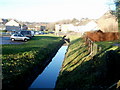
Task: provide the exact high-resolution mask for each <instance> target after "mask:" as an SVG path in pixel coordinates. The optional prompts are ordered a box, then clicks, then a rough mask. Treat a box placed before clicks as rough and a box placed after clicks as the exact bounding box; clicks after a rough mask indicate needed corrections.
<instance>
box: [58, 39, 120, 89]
mask: <svg viewBox="0 0 120 90" xmlns="http://www.w3.org/2000/svg"><path fill="white" fill-rule="evenodd" d="M114 43H116V42H99V43H97V44H98V45H99V46H101V47H102V50H101V52H98V53H97V54H96V55H95V56H94V57H91V56H90V55H89V53H88V50H87V46H86V45H85V43H84V40H83V39H76V40H74V41H72V42H71V43H70V45H69V48H68V51H67V53H66V57H65V60H64V62H63V65H62V68H61V71H60V74H59V77H58V80H57V83H56V88H64V89H68V90H69V89H70V90H71V89H73V88H74V89H78V90H79V89H82V90H89V89H102V88H103V89H104V90H105V89H106V88H107V87H109V85H111V83H114V81H112V80H109V79H110V78H107V76H109V75H108V67H107V61H106V55H107V54H106V52H107V51H110V50H114V51H116V54H115V56H116V58H117V59H116V60H119V58H120V48H119V47H117V46H113V44H114ZM117 56H118V57H117ZM118 63H120V62H118ZM117 70H119V69H117Z"/></svg>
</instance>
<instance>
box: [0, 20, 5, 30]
mask: <svg viewBox="0 0 120 90" xmlns="http://www.w3.org/2000/svg"><path fill="white" fill-rule="evenodd" d="M0 30H5V25H4V21H3V19H2V18H0Z"/></svg>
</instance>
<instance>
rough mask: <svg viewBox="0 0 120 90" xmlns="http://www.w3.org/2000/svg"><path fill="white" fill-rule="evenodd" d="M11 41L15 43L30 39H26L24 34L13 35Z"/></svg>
mask: <svg viewBox="0 0 120 90" xmlns="http://www.w3.org/2000/svg"><path fill="white" fill-rule="evenodd" d="M10 39H11V40H12V41H15V40H22V41H28V40H29V39H30V38H29V37H25V36H23V35H22V34H13V35H11V37H10Z"/></svg>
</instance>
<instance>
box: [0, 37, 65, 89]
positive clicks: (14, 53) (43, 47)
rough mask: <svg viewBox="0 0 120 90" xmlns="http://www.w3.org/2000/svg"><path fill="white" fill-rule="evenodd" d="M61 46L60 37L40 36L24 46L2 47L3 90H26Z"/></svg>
mask: <svg viewBox="0 0 120 90" xmlns="http://www.w3.org/2000/svg"><path fill="white" fill-rule="evenodd" d="M62 44H63V41H62V39H61V38H60V37H54V36H47V35H46V36H43V35H42V36H35V37H34V38H32V39H31V40H30V41H28V42H25V43H24V44H20V45H3V46H2V64H3V66H2V74H3V82H2V84H3V89H6V88H27V87H28V85H29V84H30V82H32V81H31V79H33V78H34V75H36V74H35V73H37V72H38V71H40V70H41V69H43V68H44V67H45V65H46V62H47V63H48V61H49V60H51V58H52V57H53V56H54V55H55V53H56V52H57V50H58V49H59V48H60V46H61V45H62ZM31 75H32V76H31ZM35 78H36V77H35ZM35 78H34V79H35ZM27 83H29V84H28V85H27ZM25 84H26V85H25Z"/></svg>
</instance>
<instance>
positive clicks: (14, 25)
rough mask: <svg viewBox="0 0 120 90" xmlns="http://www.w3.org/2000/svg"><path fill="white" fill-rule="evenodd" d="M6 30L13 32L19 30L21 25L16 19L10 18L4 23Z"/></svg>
mask: <svg viewBox="0 0 120 90" xmlns="http://www.w3.org/2000/svg"><path fill="white" fill-rule="evenodd" d="M5 26H6V30H7V31H8V32H14V31H19V30H21V25H20V24H19V23H18V22H17V21H16V20H13V19H12V20H10V21H8V22H7V23H6V24H5Z"/></svg>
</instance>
